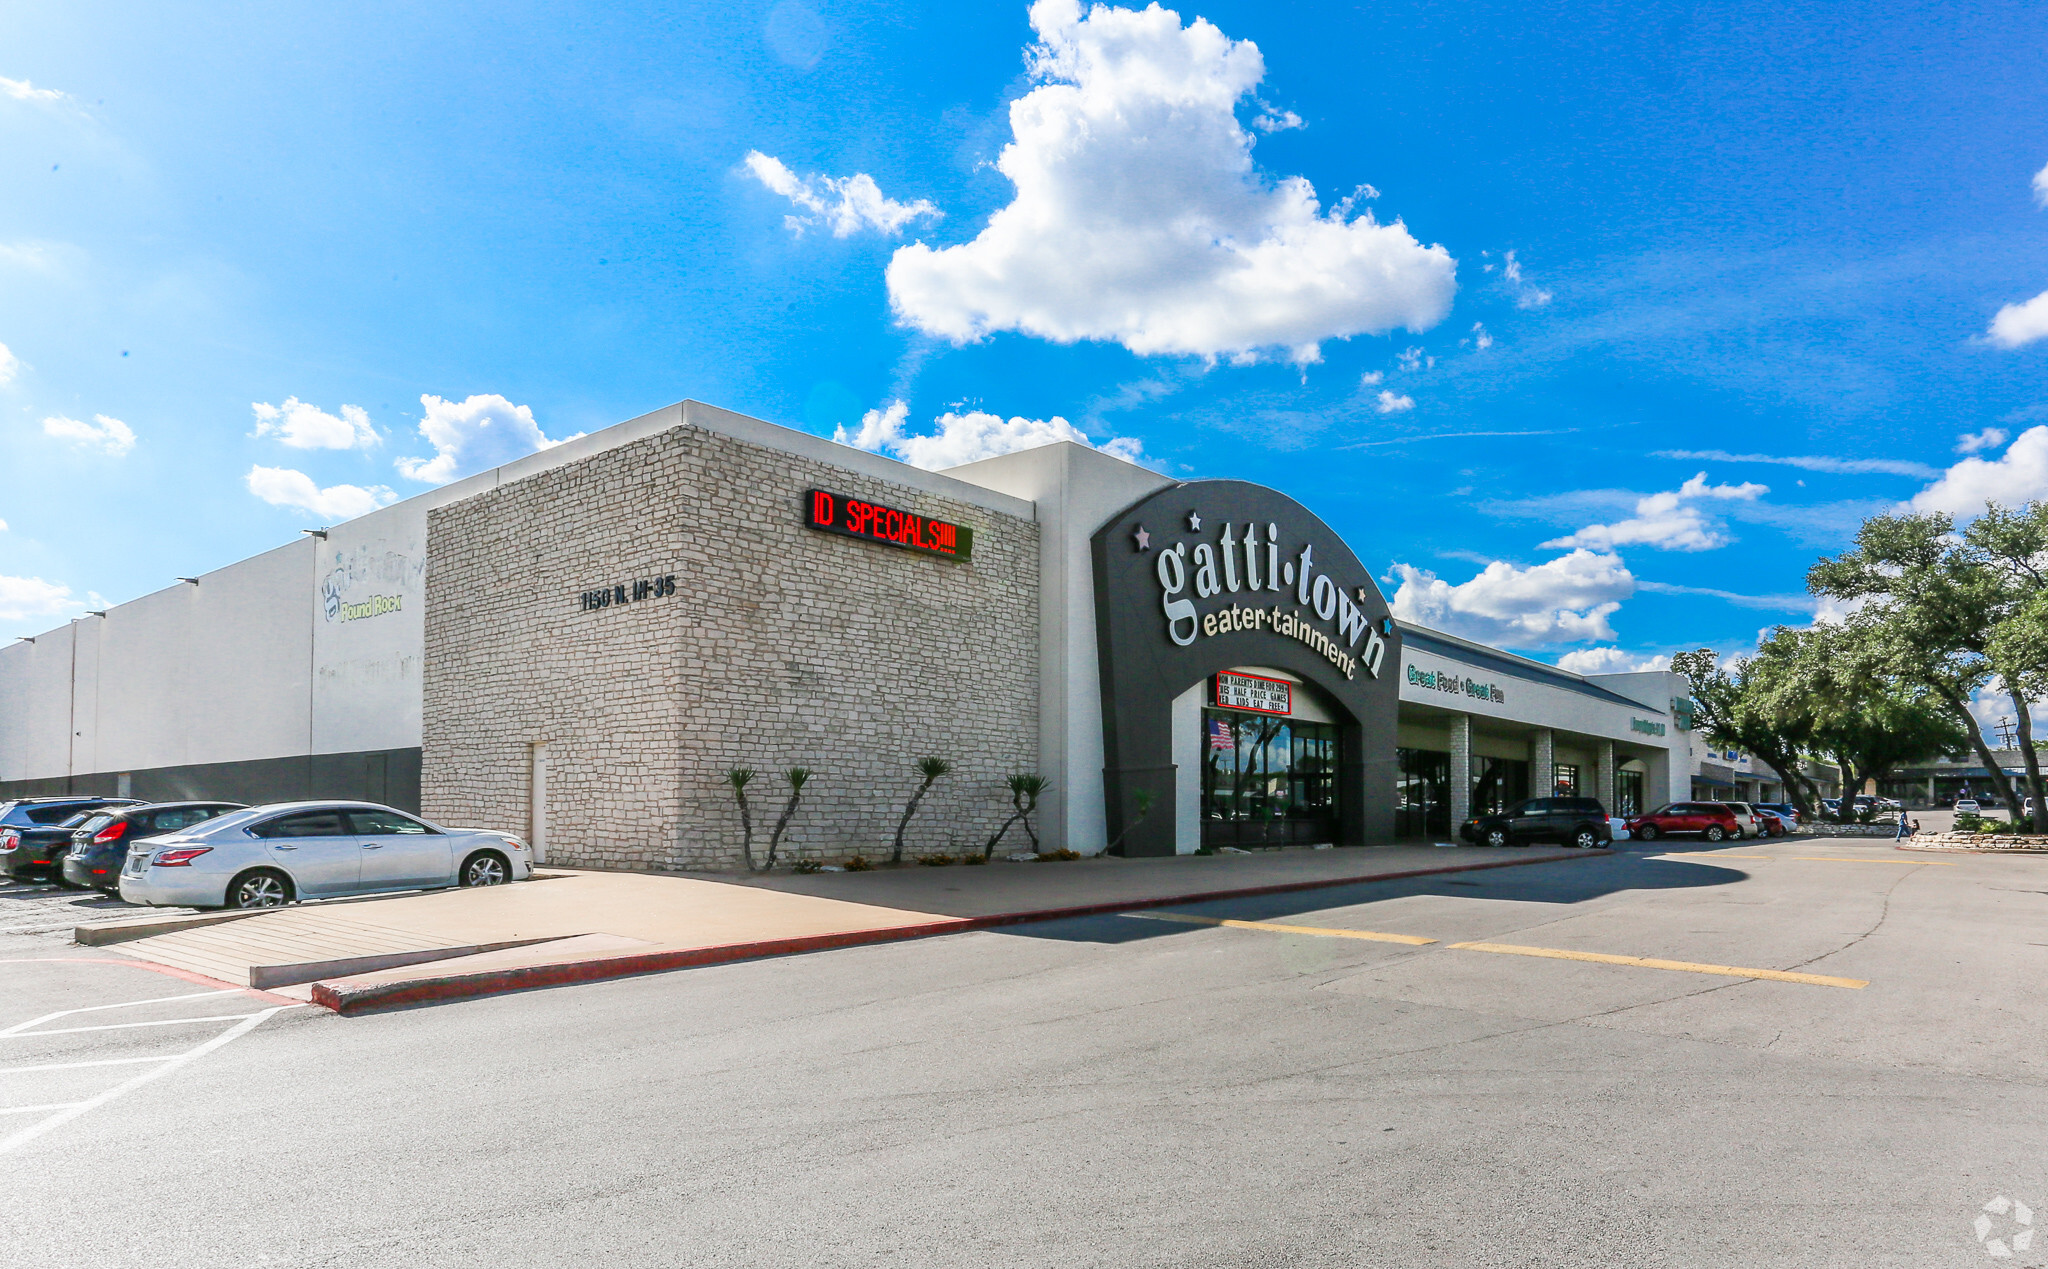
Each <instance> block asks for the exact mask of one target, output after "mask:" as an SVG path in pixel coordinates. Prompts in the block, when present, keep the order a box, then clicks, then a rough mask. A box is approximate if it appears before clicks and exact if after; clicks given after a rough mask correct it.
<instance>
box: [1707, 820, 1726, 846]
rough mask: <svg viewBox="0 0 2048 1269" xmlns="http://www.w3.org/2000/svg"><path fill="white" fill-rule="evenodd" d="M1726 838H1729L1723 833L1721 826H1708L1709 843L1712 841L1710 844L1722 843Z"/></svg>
mask: <svg viewBox="0 0 2048 1269" xmlns="http://www.w3.org/2000/svg"><path fill="white" fill-rule="evenodd" d="M1726 836H1728V834H1726V833H1724V832H1722V831H1721V826H1720V825H1719V824H1710V825H1708V826H1707V840H1708V841H1710V842H1718V841H1720V840H1721V839H1722V838H1724V837H1726Z"/></svg>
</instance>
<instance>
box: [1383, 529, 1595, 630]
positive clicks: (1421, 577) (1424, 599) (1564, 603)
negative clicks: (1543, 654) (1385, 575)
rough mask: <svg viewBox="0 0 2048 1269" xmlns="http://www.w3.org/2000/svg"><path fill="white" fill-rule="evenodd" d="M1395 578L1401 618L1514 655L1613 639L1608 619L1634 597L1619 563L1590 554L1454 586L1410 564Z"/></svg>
mask: <svg viewBox="0 0 2048 1269" xmlns="http://www.w3.org/2000/svg"><path fill="white" fill-rule="evenodd" d="M1394 575H1395V576H1396V577H1398V578H1399V579H1400V582H1401V585H1400V588H1399V589H1398V590H1396V591H1395V592H1394V599H1393V603H1392V604H1391V605H1390V606H1391V607H1392V609H1393V612H1394V615H1395V616H1396V617H1399V618H1400V619H1401V620H1403V621H1412V622H1415V623H1416V624H1418V625H1423V626H1429V627H1432V628H1434V629H1437V630H1444V631H1448V632H1450V633H1451V634H1457V635H1463V636H1465V637H1466V638H1468V639H1477V640H1479V641H1481V642H1483V643H1499V644H1505V645H1506V646H1509V647H1532V646H1537V645H1543V644H1554V643H1579V642H1592V641H1595V640H1612V639H1615V638H1617V636H1616V634H1615V633H1614V627H1613V626H1611V625H1609V624H1608V621H1607V619H1608V618H1609V617H1611V616H1613V615H1614V613H1615V612H1616V611H1618V610H1619V609H1620V608H1621V601H1622V600H1624V599H1627V598H1628V597H1629V596H1630V595H1633V594H1634V593H1635V590H1636V579H1635V577H1634V575H1633V574H1631V573H1630V572H1629V571H1628V566H1627V565H1626V564H1624V563H1622V561H1621V557H1620V556H1617V555H1611V554H1604V553H1601V554H1596V553H1595V552H1592V551H1586V550H1578V551H1573V552H1572V553H1571V554H1569V555H1560V556H1559V557H1557V558H1556V559H1554V560H1551V561H1549V562H1547V563H1543V564H1538V565H1535V566H1534V567H1532V568H1517V567H1515V566H1514V565H1512V564H1509V563H1507V562H1506V561H1505V560H1495V561H1493V562H1492V563H1491V564H1488V565H1487V566H1486V567H1485V568H1484V569H1483V570H1481V571H1480V573H1479V575H1478V576H1477V577H1474V578H1473V579H1472V580H1470V581H1468V582H1462V583H1460V584H1458V585H1456V586H1453V585H1451V584H1450V583H1449V582H1446V581H1444V580H1443V579H1442V578H1440V577H1438V576H1437V575H1436V574H1435V573H1432V572H1429V571H1428V570H1426V569H1419V568H1415V567H1412V566H1410V565H1407V564H1396V565H1394Z"/></svg>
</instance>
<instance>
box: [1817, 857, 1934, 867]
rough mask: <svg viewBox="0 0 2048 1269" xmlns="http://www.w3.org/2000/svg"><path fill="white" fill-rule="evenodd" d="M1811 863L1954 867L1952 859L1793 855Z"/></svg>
mask: <svg viewBox="0 0 2048 1269" xmlns="http://www.w3.org/2000/svg"><path fill="white" fill-rule="evenodd" d="M1790 858H1792V859H1797V860H1801V861H1803V862H1805V863H1809V864H1913V865H1915V866H1917V867H1921V868H1954V867H1955V866H1956V862H1955V861H1954V860H1952V859H1847V858H1844V857H1843V856H1840V855H1793V856H1790Z"/></svg>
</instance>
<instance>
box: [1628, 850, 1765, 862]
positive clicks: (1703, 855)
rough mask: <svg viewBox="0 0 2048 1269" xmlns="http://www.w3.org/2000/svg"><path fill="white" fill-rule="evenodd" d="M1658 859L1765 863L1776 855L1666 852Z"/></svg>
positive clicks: (1689, 851) (1708, 851)
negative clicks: (1753, 861)
mask: <svg viewBox="0 0 2048 1269" xmlns="http://www.w3.org/2000/svg"><path fill="white" fill-rule="evenodd" d="M1657 858H1658V859H1761V860H1764V861H1766V862H1769V861H1770V860H1773V859H1776V858H1777V856H1776V855H1730V854H1727V853H1725V852H1723V851H1718V850H1667V851H1665V852H1664V853H1663V854H1661V855H1658V856H1657Z"/></svg>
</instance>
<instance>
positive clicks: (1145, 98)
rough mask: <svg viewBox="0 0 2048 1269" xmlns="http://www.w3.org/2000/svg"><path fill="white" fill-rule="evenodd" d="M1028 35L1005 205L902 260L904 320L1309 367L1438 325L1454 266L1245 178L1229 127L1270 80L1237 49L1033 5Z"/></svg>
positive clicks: (900, 308)
mask: <svg viewBox="0 0 2048 1269" xmlns="http://www.w3.org/2000/svg"><path fill="white" fill-rule="evenodd" d="M1031 25H1032V29H1033V30H1035V31H1036V32H1037V34H1038V38H1039V43H1038V44H1037V45H1035V46H1034V47H1033V48H1032V49H1031V50H1030V68H1031V72H1032V75H1033V77H1034V78H1036V79H1037V80H1038V81H1039V83H1038V86H1037V87H1036V88H1033V89H1032V90H1031V91H1030V92H1028V93H1026V94H1025V95H1024V96H1023V97H1021V98H1019V99H1018V100H1016V101H1015V102H1012V103H1011V105H1010V129H1011V133H1012V140H1011V141H1010V143H1009V144H1008V145H1006V146H1004V147H1003V151H1002V154H1001V156H1000V157H999V158H998V159H997V161H996V166H997V168H998V169H1000V170H1001V172H1002V173H1003V175H1004V176H1006V177H1008V178H1009V179H1010V182H1011V183H1012V184H1013V185H1014V186H1015V187H1016V196H1015V198H1014V199H1013V200H1012V201H1011V203H1010V204H1009V205H1008V206H1007V207H1004V208H1002V209H1001V210H999V211H997V212H996V213H995V214H994V215H993V216H991V217H990V218H989V222H988V226H987V228H985V229H983V230H982V232H981V233H980V235H979V236H978V237H976V238H975V239H974V240H973V241H972V242H968V243H965V244H963V245H960V246H954V247H944V248H938V249H934V248H932V247H929V246H926V245H925V244H924V243H921V242H920V243H915V244H913V245H911V246H907V247H903V248H900V249H899V250H898V251H897V252H896V255H895V258H894V259H893V260H891V261H890V264H889V270H888V283H889V300H890V303H891V304H892V305H893V306H894V308H895V310H896V313H897V315H898V317H899V318H900V319H901V320H902V321H903V322H905V323H906V324H908V325H911V326H914V327H916V328H917V329H919V330H923V331H926V332H928V333H930V334H933V335H938V336H941V337H943V338H945V339H949V340H952V341H953V342H955V343H967V342H970V341H973V340H977V339H981V338H983V337H984V336H986V335H988V334H990V333H992V332H995V331H1019V332H1022V333H1024V334H1027V335H1032V336H1036V337H1038V338H1041V339H1048V340H1052V341H1054V342H1056V343H1063V344H1064V343H1073V342H1076V341H1078V340H1104V341H1113V342H1115V343H1119V344H1122V345H1123V346H1124V347H1125V348H1128V349H1130V350H1131V351H1132V352H1134V353H1138V354H1140V355H1153V354H1179V355H1194V356H1200V357H1215V356H1219V355H1228V356H1230V357H1232V358H1234V359H1237V360H1250V359H1253V358H1255V357H1257V356H1259V355H1261V354H1263V353H1265V352H1267V351H1269V350H1273V349H1284V350H1286V354H1287V356H1288V357H1289V358H1290V359H1291V360H1293V361H1295V362H1297V363H1301V364H1307V363H1309V362H1313V361H1316V360H1318V359H1319V357H1320V356H1321V352H1320V348H1319V345H1320V344H1321V342H1322V341H1324V340H1327V339H1342V338H1347V337H1349V336H1352V335H1359V334H1367V333H1373V334H1377V333H1382V332H1385V331H1390V330H1393V329H1395V328H1396V327H1406V328H1407V329H1410V330H1417V331H1419V330H1424V329H1427V328H1428V327H1431V326H1434V325H1435V324H1436V323H1437V322H1439V321H1441V320H1442V319H1443V317H1444V315H1445V313H1447V312H1448V311H1449V309H1450V304H1451V296H1452V294H1453V292H1454V291H1455V290H1456V289H1457V283H1456V272H1457V264H1456V262H1455V261H1454V260H1452V259H1451V256H1450V253H1449V252H1447V251H1445V250H1444V249H1443V248H1442V247H1441V246H1429V247H1425V246H1423V245H1422V244H1421V243H1420V242H1418V241H1416V239H1415V238H1414V236H1413V235H1411V234H1410V233H1409V232H1408V229H1407V227H1406V226H1405V225H1403V224H1401V223H1400V222H1399V221H1396V222H1394V223H1392V224H1381V223H1379V222H1378V221H1377V220H1376V219H1375V218H1374V216H1373V215H1372V213H1371V212H1370V211H1367V212H1363V213H1360V214H1358V215H1356V216H1355V217H1354V216H1353V215H1352V208H1353V206H1354V202H1353V201H1352V200H1348V199H1347V200H1344V201H1342V202H1340V203H1339V204H1338V205H1337V206H1336V207H1333V208H1331V209H1330V210H1329V211H1328V212H1325V211H1324V210H1323V209H1322V207H1321V205H1320V204H1319V203H1318V202H1317V199H1316V192H1315V187H1314V186H1312V185H1310V184H1309V182H1308V181H1306V180H1304V179H1303V178H1301V177H1287V178H1285V179H1281V180H1277V181H1275V180H1271V179H1269V178H1267V177H1266V176H1265V175H1263V174H1262V173H1260V172H1259V171H1257V170H1256V168H1255V167H1254V165H1253V162H1252V146H1253V144H1254V138H1253V136H1252V134H1251V133H1249V132H1247V131H1246V130H1245V129H1244V128H1243V127H1242V126H1241V125H1240V124H1239V123H1238V120H1237V115H1236V108H1237V106H1238V104H1239V103H1240V102H1242V101H1243V100H1244V99H1245V98H1246V97H1247V96H1249V95H1251V94H1252V93H1253V91H1254V90H1255V89H1256V88H1257V87H1258V84H1259V82H1260V80H1262V79H1263V78H1264V77H1265V73H1266V71H1265V63H1264V60H1263V59H1262V58H1261V57H1260V54H1259V50H1258V47H1257V46H1256V45H1254V44H1252V43H1251V42H1250V41H1249V40H1232V39H1230V38H1229V37H1228V36H1226V35H1224V33H1223V32H1222V31H1220V30H1218V29H1217V28H1216V27H1215V26H1214V25H1213V24H1211V23H1210V22H1208V21H1206V20H1205V19H1202V18H1196V19H1195V20H1194V21H1193V22H1192V23H1190V24H1188V25H1186V26H1183V25H1182V24H1181V19H1180V15H1179V14H1178V13H1175V12H1173V11H1171V10H1168V9H1162V8H1160V7H1159V6H1158V5H1157V4H1154V5H1152V6H1150V7H1148V8H1146V9H1145V10H1143V11H1142V12H1139V11H1136V10H1132V9H1123V8H1113V7H1110V6H1107V5H1097V6H1095V7H1093V8H1091V9H1089V10H1088V11H1087V12H1086V13H1085V14H1084V13H1083V12H1082V10H1081V7H1080V5H1079V4H1078V3H1077V2H1076V0H1038V2H1037V3H1035V4H1033V5H1032V6H1031Z"/></svg>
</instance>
